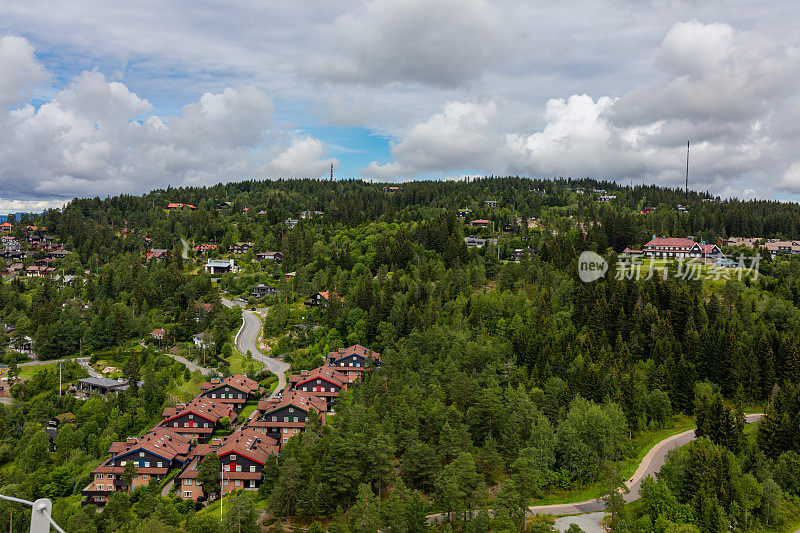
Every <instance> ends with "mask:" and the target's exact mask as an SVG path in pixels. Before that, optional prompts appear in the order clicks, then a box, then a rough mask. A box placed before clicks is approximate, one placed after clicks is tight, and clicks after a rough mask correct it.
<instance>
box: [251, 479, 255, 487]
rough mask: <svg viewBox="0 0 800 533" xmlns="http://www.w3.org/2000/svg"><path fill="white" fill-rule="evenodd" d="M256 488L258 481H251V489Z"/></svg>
mask: <svg viewBox="0 0 800 533" xmlns="http://www.w3.org/2000/svg"><path fill="white" fill-rule="evenodd" d="M255 486H256V480H255V479H251V480H250V488H251V489H254V488H255Z"/></svg>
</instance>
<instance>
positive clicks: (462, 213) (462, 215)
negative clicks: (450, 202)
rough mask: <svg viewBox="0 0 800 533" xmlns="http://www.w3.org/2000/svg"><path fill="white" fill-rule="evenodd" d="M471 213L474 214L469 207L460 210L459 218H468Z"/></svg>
mask: <svg viewBox="0 0 800 533" xmlns="http://www.w3.org/2000/svg"><path fill="white" fill-rule="evenodd" d="M470 215H472V211H470V210H469V209H459V210H458V218H467V217H468V216H470Z"/></svg>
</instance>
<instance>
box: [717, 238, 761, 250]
mask: <svg viewBox="0 0 800 533" xmlns="http://www.w3.org/2000/svg"><path fill="white" fill-rule="evenodd" d="M760 241H761V239H759V238H758V237H729V238H728V240H727V242H726V243H725V244H727V245H728V246H746V247H748V248H751V249H752V248H754V247H755V246H758V243H759V242H760Z"/></svg>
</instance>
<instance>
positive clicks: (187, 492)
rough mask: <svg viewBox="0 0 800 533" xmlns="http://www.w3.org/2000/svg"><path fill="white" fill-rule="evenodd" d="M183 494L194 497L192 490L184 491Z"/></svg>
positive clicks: (186, 496) (185, 496)
mask: <svg viewBox="0 0 800 533" xmlns="http://www.w3.org/2000/svg"><path fill="white" fill-rule="evenodd" d="M183 496H184V498H191V497H192V491H190V490H185V491H183Z"/></svg>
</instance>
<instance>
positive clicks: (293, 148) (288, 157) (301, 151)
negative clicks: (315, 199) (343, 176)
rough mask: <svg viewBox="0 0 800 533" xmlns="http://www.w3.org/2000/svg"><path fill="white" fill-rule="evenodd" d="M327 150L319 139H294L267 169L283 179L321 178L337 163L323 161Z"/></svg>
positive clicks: (334, 161)
mask: <svg viewBox="0 0 800 533" xmlns="http://www.w3.org/2000/svg"><path fill="white" fill-rule="evenodd" d="M326 152H327V150H326V148H325V145H324V144H323V143H322V141H320V140H319V139H314V138H312V137H305V138H303V139H295V140H294V141H293V142H292V144H291V145H289V147H287V148H286V150H284V151H283V152H281V153H280V154H278V155H277V156H276V157H275V158H274V159H272V160H271V161H270V162H269V165H268V167H269V168H270V169H271V170H272V171H273V172H274V173H275V174H277V175H279V176H281V177H285V178H302V177H307V176H314V177H317V176H322V175H324V174H325V173H326V172H328V170H329V169H330V167H331V165H333V167H334V169H335V168H336V166H337V164H338V162H337V161H336V159H334V158H328V159H323V158H324V157H325V154H326Z"/></svg>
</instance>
